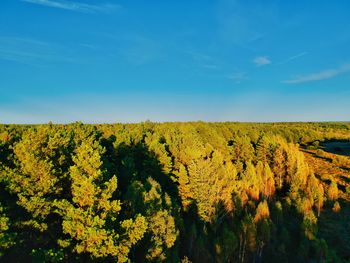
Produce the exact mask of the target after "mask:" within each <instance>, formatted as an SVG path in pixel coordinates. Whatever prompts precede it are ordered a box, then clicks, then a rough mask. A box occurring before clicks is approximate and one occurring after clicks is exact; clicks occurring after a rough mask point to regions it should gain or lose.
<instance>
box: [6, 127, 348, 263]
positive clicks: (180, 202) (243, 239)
mask: <svg viewBox="0 0 350 263" xmlns="http://www.w3.org/2000/svg"><path fill="white" fill-rule="evenodd" d="M328 139H343V140H349V139H350V124H349V123H273V124H255V123H204V122H192V123H162V124H157V123H152V122H145V123H140V124H113V125H112V124H104V125H85V124H82V123H74V124H69V125H54V124H47V125H0V261H1V262H89V261H94V262H199V263H205V262H242V263H243V262H350V261H349V260H350V243H347V242H346V241H347V240H348V239H349V238H350V219H349V218H350V217H349V215H350V212H349V199H350V196H349V193H350V187H348V188H344V189H340V188H339V187H338V185H337V183H336V182H337V181H336V180H333V179H332V178H331V179H330V180H328V181H324V180H322V179H321V177H320V176H319V175H318V174H315V173H314V171H313V170H312V169H311V167H310V165H309V164H308V162H307V161H306V160H305V156H304V153H303V151H302V148H307V146H311V147H315V148H317V147H318V145H319V143H315V142H320V141H324V140H328ZM319 155H321V154H319ZM319 158H322V157H321V156H320V157H319ZM342 158H348V157H342ZM346 161H348V159H347V160H346ZM344 169H345V168H344ZM349 171H350V167H349ZM325 172H327V171H325ZM349 178H350V177H349ZM348 182H349V181H348ZM347 190H348V192H347ZM341 209H342V211H344V213H347V212H349V213H348V214H341V213H340V212H339V211H340V210H341ZM346 211H347V212H346ZM337 213H338V214H337ZM328 214H337V216H336V217H332V218H336V219H335V220H333V221H331V223H330V224H336V225H337V224H338V223H339V224H340V223H341V222H343V221H344V220H348V224H349V227H348V228H347V230H346V228H345V231H343V232H344V237H339V242H337V244H334V242H331V241H329V239H328V237H329V234H326V233H328V232H327V231H324V232H322V231H321V229H320V227H321V226H320V224H319V220H322V216H323V215H328ZM341 215H344V216H343V217H342V216H341ZM327 218H328V217H327ZM346 218H347V219H346ZM328 225H329V224H328ZM324 233H325V234H324Z"/></svg>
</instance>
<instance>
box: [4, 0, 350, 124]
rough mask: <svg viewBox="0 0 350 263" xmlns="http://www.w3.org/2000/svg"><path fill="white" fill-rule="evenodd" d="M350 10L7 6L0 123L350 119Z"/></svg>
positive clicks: (275, 5) (216, 4)
mask: <svg viewBox="0 0 350 263" xmlns="http://www.w3.org/2000/svg"><path fill="white" fill-rule="evenodd" d="M349 11H350V2H349V1H345V0H344V1H340V0H339V1H316V0H314V1H313V0H312V1H301V0H296V1H282V0H280V1H257V0H256V1H251V0H245V1H243V0H242V1H232V0H231V1H229V0H217V1H214V0H210V1H209V0H202V1H197V0H196V1H194V0H176V1H175V0H173V1H170V0H153V1H145V0H144V1H138V0H134V1H126V0H74V1H63V0H1V3H0V123H43V122H48V121H53V122H64V123H66V122H72V121H77V120H79V121H83V122H91V123H96V122H138V121H144V120H147V119H150V120H152V121H189V120H204V121H337V120H350V101H349V100H350V19H349Z"/></svg>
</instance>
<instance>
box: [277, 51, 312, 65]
mask: <svg viewBox="0 0 350 263" xmlns="http://www.w3.org/2000/svg"><path fill="white" fill-rule="evenodd" d="M307 54H309V53H308V52H305V51H304V52H301V53H299V54H297V55H294V56H291V57H289V58H287V59H286V60H284V61H282V62H279V63H277V64H276V65H283V64H287V63H288V62H290V61H293V60H295V59H297V58H301V57H303V56H305V55H307Z"/></svg>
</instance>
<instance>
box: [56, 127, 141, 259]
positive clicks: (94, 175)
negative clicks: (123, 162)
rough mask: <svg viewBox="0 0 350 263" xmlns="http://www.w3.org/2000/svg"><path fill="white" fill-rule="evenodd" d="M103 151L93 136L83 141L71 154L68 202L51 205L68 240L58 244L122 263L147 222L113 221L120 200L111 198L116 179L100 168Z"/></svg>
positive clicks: (138, 216) (77, 251)
mask: <svg viewBox="0 0 350 263" xmlns="http://www.w3.org/2000/svg"><path fill="white" fill-rule="evenodd" d="M104 152H105V149H104V148H103V147H102V146H101V145H100V144H99V140H98V138H97V134H92V135H90V136H89V137H87V138H85V139H84V140H83V141H82V142H81V144H80V145H79V146H78V148H77V149H76V151H75V156H74V157H73V161H74V165H73V166H71V168H70V174H69V175H70V181H71V195H72V200H71V201H69V200H67V199H64V200H57V201H56V202H55V203H54V205H55V206H56V207H57V213H58V214H59V215H60V216H61V217H62V219H63V221H62V229H63V233H64V234H65V235H67V236H68V237H69V238H67V239H61V240H59V245H60V246H61V247H73V249H74V251H75V252H76V253H78V254H81V253H89V254H91V256H92V257H94V258H99V257H107V256H112V257H115V258H117V259H118V262H126V261H128V254H129V251H130V249H131V248H132V246H133V245H135V244H136V243H137V242H138V241H139V240H140V239H141V238H142V237H143V235H144V233H145V231H146V229H147V223H146V220H145V218H144V217H143V216H141V215H136V216H135V219H126V220H122V221H118V220H117V219H118V214H119V213H120V210H121V205H120V201H119V200H115V199H114V198H113V195H114V194H115V192H116V190H117V178H116V176H111V175H110V174H109V173H108V171H106V170H105V169H104V166H103V161H102V155H103V154H104ZM118 229H119V231H117V230H118Z"/></svg>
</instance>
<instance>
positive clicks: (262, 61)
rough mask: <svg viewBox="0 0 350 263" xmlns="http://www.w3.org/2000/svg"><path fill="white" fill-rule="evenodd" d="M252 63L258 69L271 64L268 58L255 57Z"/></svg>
mask: <svg viewBox="0 0 350 263" xmlns="http://www.w3.org/2000/svg"><path fill="white" fill-rule="evenodd" d="M253 62H254V64H255V65H257V66H258V67H261V66H265V65H268V64H271V60H270V59H269V58H268V57H266V56H260V57H256V58H255V59H254V60H253Z"/></svg>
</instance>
